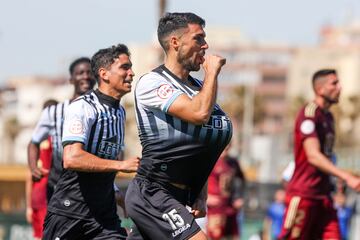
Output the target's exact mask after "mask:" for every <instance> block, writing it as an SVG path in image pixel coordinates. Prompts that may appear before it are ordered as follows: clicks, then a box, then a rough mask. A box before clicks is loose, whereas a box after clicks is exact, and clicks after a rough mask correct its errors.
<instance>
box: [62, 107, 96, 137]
mask: <svg viewBox="0 0 360 240" xmlns="http://www.w3.org/2000/svg"><path fill="white" fill-rule="evenodd" d="M95 120H96V115H95V112H94V110H93V108H92V107H91V106H90V105H89V104H88V103H87V102H86V101H82V100H79V101H75V102H73V103H72V104H70V105H69V107H68V109H67V112H66V114H65V120H64V129H63V137H62V142H63V143H64V142H69V141H75V142H81V143H84V144H86V143H87V141H88V136H89V135H90V131H91V126H92V124H93V123H94V121H95Z"/></svg>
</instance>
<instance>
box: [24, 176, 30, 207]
mask: <svg viewBox="0 0 360 240" xmlns="http://www.w3.org/2000/svg"><path fill="white" fill-rule="evenodd" d="M31 192H32V180H31V173H30V172H28V173H27V175H26V182H25V202H26V207H27V208H31Z"/></svg>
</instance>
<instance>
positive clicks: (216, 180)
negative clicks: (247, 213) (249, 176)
mask: <svg viewBox="0 0 360 240" xmlns="http://www.w3.org/2000/svg"><path fill="white" fill-rule="evenodd" d="M236 178H238V179H241V180H240V181H242V179H243V176H242V172H241V169H240V167H239V163H238V162H237V159H234V158H231V157H225V158H219V160H218V161H217V162H216V164H215V167H214V169H213V170H212V172H211V174H210V176H209V179H208V194H209V195H214V196H216V197H219V198H220V203H219V204H218V205H217V206H208V213H209V214H213V213H222V214H225V215H233V214H235V213H236V212H237V210H236V209H234V207H233V206H232V201H233V200H235V199H234V198H237V197H238V196H239V195H241V194H240V191H241V189H239V188H235V187H234V186H235V179H236Z"/></svg>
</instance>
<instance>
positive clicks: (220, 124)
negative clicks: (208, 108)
mask: <svg viewBox="0 0 360 240" xmlns="http://www.w3.org/2000/svg"><path fill="white" fill-rule="evenodd" d="M203 127H206V128H212V129H219V130H220V129H223V130H226V129H229V128H230V119H229V118H228V117H227V116H222V115H212V116H210V119H209V121H208V123H206V124H204V125H203Z"/></svg>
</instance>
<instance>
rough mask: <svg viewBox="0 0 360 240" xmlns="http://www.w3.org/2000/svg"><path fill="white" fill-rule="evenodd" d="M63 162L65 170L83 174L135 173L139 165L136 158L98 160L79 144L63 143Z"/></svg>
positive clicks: (138, 160)
mask: <svg viewBox="0 0 360 240" xmlns="http://www.w3.org/2000/svg"><path fill="white" fill-rule="evenodd" d="M63 161H64V168H65V169H70V170H75V171H83V172H116V171H121V172H125V173H128V172H135V171H136V170H137V168H138V167H139V163H140V159H139V158H138V157H133V158H128V159H126V160H123V161H117V160H109V159H103V158H99V157H97V156H95V155H94V154H91V153H89V152H86V151H85V150H84V144H83V143H80V142H71V143H69V144H66V143H65V146H64V155H63Z"/></svg>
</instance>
